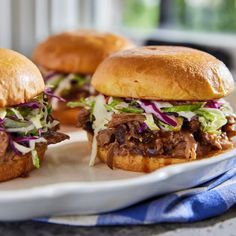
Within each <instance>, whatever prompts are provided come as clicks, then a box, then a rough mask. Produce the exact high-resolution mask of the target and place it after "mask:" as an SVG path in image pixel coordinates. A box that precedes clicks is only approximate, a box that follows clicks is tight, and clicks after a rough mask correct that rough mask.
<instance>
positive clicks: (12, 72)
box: [0, 48, 45, 107]
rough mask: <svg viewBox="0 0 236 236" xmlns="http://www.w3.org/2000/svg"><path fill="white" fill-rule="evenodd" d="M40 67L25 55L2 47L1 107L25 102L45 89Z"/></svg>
mask: <svg viewBox="0 0 236 236" xmlns="http://www.w3.org/2000/svg"><path fill="white" fill-rule="evenodd" d="M44 87H45V85H44V81H43V78H42V76H41V73H40V71H39V70H38V68H37V67H36V66H35V65H34V64H33V63H32V62H31V61H30V60H29V59H28V58H26V57H25V56H23V55H21V54H19V53H17V52H15V51H12V50H9V49H5V48H0V107H6V106H14V105H18V104H20V103H24V102H26V101H28V100H30V99H32V98H34V97H35V96H37V95H38V94H40V93H41V92H43V91H44Z"/></svg>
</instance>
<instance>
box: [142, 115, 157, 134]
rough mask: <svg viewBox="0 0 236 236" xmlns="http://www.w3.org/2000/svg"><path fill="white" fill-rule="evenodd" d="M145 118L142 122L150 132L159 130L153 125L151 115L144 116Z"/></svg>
mask: <svg viewBox="0 0 236 236" xmlns="http://www.w3.org/2000/svg"><path fill="white" fill-rule="evenodd" d="M145 116H146V120H145V121H144V123H145V124H146V125H147V126H148V128H149V129H150V130H153V131H157V130H160V128H159V127H158V126H157V125H156V124H155V121H154V119H153V115H152V114H145Z"/></svg>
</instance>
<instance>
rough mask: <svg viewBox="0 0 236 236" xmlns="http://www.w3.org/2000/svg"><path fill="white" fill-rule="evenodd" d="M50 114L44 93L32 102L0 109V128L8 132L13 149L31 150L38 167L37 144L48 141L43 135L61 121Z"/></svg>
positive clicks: (23, 151)
mask: <svg viewBox="0 0 236 236" xmlns="http://www.w3.org/2000/svg"><path fill="white" fill-rule="evenodd" d="M50 115H51V106H50V105H49V104H48V102H47V97H46V95H44V94H41V95H39V96H38V97H36V98H35V99H34V100H33V101H31V102H26V103H22V104H19V105H18V106H14V107H6V108H4V109H0V116H1V117H0V119H1V122H0V130H1V131H5V132H6V133H8V135H9V139H10V144H11V146H12V149H13V151H15V152H17V154H22V155H25V154H26V153H29V152H31V154H32V160H33V163H34V165H35V167H37V168H38V167H39V159H38V154H37V151H36V147H35V145H36V143H39V142H47V141H46V139H44V138H43V137H42V135H43V134H44V133H47V132H49V130H50V129H51V128H53V127H55V126H56V125H58V123H59V122H58V121H56V120H52V119H50V118H49V117H50Z"/></svg>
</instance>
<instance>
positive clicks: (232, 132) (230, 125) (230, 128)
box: [222, 115, 236, 139]
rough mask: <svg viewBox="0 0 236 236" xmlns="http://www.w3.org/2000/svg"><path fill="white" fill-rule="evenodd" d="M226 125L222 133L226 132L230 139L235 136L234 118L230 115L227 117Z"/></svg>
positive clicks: (235, 120)
mask: <svg viewBox="0 0 236 236" xmlns="http://www.w3.org/2000/svg"><path fill="white" fill-rule="evenodd" d="M227 120H228V122H227V124H226V125H225V126H224V127H223V129H222V130H223V131H224V132H226V134H227V136H228V137H229V138H230V139H231V138H232V137H234V136H236V116H235V115H231V116H229V117H227Z"/></svg>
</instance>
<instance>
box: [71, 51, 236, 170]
mask: <svg viewBox="0 0 236 236" xmlns="http://www.w3.org/2000/svg"><path fill="white" fill-rule="evenodd" d="M92 85H93V86H94V87H95V89H96V90H97V91H99V92H100V93H101V94H100V95H98V96H96V97H90V98H87V99H85V100H84V101H81V102H80V103H78V104H76V103H74V104H71V105H74V106H76V105H78V106H83V107H84V108H83V109H82V110H81V111H80V112H79V126H80V127H83V128H84V129H85V130H86V131H87V132H88V133H89V135H90V137H93V143H92V154H91V160H90V165H93V164H94V163H95V157H96V155H97V156H98V157H99V158H100V159H101V160H102V161H103V162H105V163H107V165H108V166H109V167H111V168H113V167H116V168H120V169H124V170H130V171H144V172H150V171H153V170H155V169H157V168H159V167H162V166H166V165H170V164H175V163H183V162H188V161H193V160H197V159H201V158H203V157H208V156H210V155H212V154H214V153H216V152H219V151H221V150H228V149H230V148H232V147H233V141H232V137H233V136H234V135H236V131H235V129H234V128H235V127H234V125H235V121H236V116H235V114H234V113H233V111H232V108H231V107H230V105H229V103H228V102H226V101H225V100H224V99H222V97H225V96H226V95H228V94H229V93H230V92H232V90H233V88H234V82H233V78H232V76H231V74H230V72H229V70H228V69H227V67H226V66H225V65H224V64H223V63H222V62H221V61H219V60H218V59H216V58H215V57H213V56H211V55H209V54H207V53H205V52H201V51H198V50H194V49H190V48H184V47H164V46H151V47H140V48H136V49H131V50H126V51H123V52H119V53H116V54H114V55H112V56H110V57H109V58H107V59H105V60H104V62H102V63H101V65H100V66H99V67H98V69H97V71H96V72H95V74H94V75H93V78H92Z"/></svg>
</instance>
